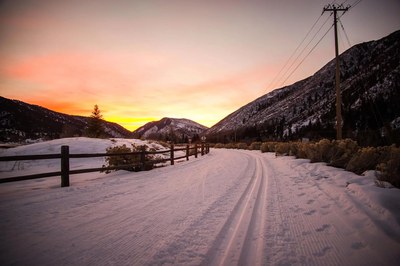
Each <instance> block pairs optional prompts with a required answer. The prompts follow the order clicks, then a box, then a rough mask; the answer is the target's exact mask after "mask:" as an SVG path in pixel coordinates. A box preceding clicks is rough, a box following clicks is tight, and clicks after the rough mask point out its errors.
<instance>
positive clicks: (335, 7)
mask: <svg viewBox="0 0 400 266" xmlns="http://www.w3.org/2000/svg"><path fill="white" fill-rule="evenodd" d="M349 8H350V6H347V7H344V6H343V4H340V5H335V4H329V5H327V6H325V7H324V11H323V12H325V11H330V12H333V20H334V21H333V23H334V24H333V25H334V29H335V59H336V76H335V88H336V139H338V140H340V139H342V97H341V91H340V69H339V46H338V34H337V21H338V18H337V12H338V11H342V12H346V11H348V10H349Z"/></svg>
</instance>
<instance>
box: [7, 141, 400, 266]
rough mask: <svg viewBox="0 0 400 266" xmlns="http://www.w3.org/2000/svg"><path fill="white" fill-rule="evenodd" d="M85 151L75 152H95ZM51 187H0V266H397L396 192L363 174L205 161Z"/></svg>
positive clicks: (224, 156) (256, 158)
mask: <svg viewBox="0 0 400 266" xmlns="http://www.w3.org/2000/svg"><path fill="white" fill-rule="evenodd" d="M77 142H79V141H77ZM85 143H86V144H85V145H86V147H83V146H84V145H82V144H80V145H78V146H79V149H80V150H79V151H83V150H86V152H101V151H98V150H96V151H95V150H93V148H92V147H93V146H98V143H97V142H96V144H93V145H92V146H90V144H89V143H88V142H85ZM69 144H70V146H72V143H69ZM35 145H39V144H35ZM41 145H44V146H46V145H47V146H48V147H49V146H52V145H48V144H46V143H42V144H41ZM44 146H43V149H45V148H44ZM30 148H31V149H32V146H30V145H29V146H25V147H19V148H16V149H11V150H8V151H7V152H6V153H7V155H8V153H13V152H14V153H17V152H16V151H18V152H19V153H21V154H22V153H27V154H28V153H30V151H29V149H30ZM34 148H35V149H36V150H37V149H39V146H35V147H34ZM71 150H72V148H71ZM51 152H52V151H46V150H43V153H51ZM72 152H73V150H72V151H71V153H72ZM4 153H5V152H3V153H2V154H0V156H5V154H4ZM35 153H37V152H35ZM86 163H87V164H89V165H90V166H96V165H91V164H90V162H85V164H86ZM96 163H98V162H96ZM82 164H83V163H82ZM93 164H94V163H93ZM49 167H54V166H53V165H52V164H50V165H49ZM22 168H23V169H25V170H23V171H27V170H26V167H25V166H24V167H22ZM39 168H40V169H41V170H45V169H46V165H41V166H40V167H39V166H37V169H39ZM1 169H3V168H1ZM3 170H4V169H3ZM0 174H1V176H3V174H4V172H0ZM59 185H60V181H59V178H58V177H53V178H46V179H38V180H32V181H23V182H16V183H6V184H0V212H1V219H0V228H1V234H0V264H1V265H146V264H147V265H149V264H150V265H161V264H166V265H199V264H203V265H236V264H241V265H398V262H399V261H400V225H399V222H400V190H398V189H394V188H392V189H388V188H379V187H376V186H375V184H374V180H373V177H372V174H371V173H370V174H369V175H367V176H366V177H365V176H357V175H355V174H352V173H349V172H346V171H344V170H340V169H335V168H332V167H328V166H325V165H324V164H320V163H318V164H310V163H309V162H308V161H307V160H297V159H294V158H292V157H278V158H276V157H275V156H274V155H273V154H270V153H264V154H262V153H260V152H258V151H242V150H211V153H210V154H207V155H205V156H203V157H199V158H198V159H194V158H193V157H192V158H191V160H190V161H188V162H182V163H178V164H176V165H175V166H167V167H163V168H158V169H155V170H152V171H148V172H137V173H132V172H127V171H118V172H112V173H111V174H104V173H90V174H82V175H73V176H71V187H68V188H60V187H59Z"/></svg>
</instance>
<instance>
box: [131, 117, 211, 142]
mask: <svg viewBox="0 0 400 266" xmlns="http://www.w3.org/2000/svg"><path fill="white" fill-rule="evenodd" d="M207 129H208V128H207V127H206V126H203V125H201V124H199V123H196V122H194V121H192V120H189V119H184V118H169V117H164V118H163V119H161V120H159V121H153V122H149V123H147V124H145V125H144V126H142V127H140V128H138V129H137V130H135V131H134V132H133V134H134V136H135V137H136V138H144V139H155V140H165V141H174V142H188V139H189V138H192V139H193V140H196V139H198V137H199V134H201V133H203V132H204V131H205V130H207Z"/></svg>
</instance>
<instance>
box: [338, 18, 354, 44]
mask: <svg viewBox="0 0 400 266" xmlns="http://www.w3.org/2000/svg"><path fill="white" fill-rule="evenodd" d="M338 21H339V23H340V26H342V30H343V32H344V36H346V40H347V44H348V45H349V47H351V42H350V39H349V36H348V35H347V32H346V30H345V29H344V26H343V23H342V21H341V20H340V18H339V19H338Z"/></svg>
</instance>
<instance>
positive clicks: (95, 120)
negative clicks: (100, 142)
mask: <svg viewBox="0 0 400 266" xmlns="http://www.w3.org/2000/svg"><path fill="white" fill-rule="evenodd" d="M102 118H103V116H102V114H101V112H100V108H99V106H98V105H97V104H95V105H94V108H93V111H92V114H91V116H90V119H89V124H88V128H87V135H88V136H89V137H91V138H99V137H101V136H104V134H105V131H104V127H103V120H102Z"/></svg>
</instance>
